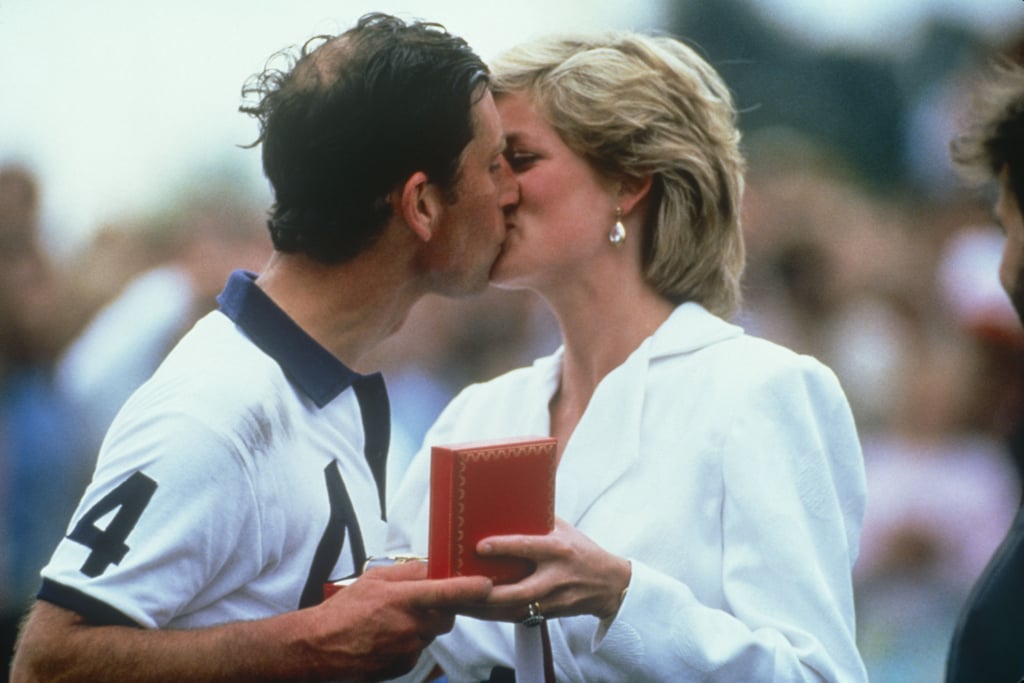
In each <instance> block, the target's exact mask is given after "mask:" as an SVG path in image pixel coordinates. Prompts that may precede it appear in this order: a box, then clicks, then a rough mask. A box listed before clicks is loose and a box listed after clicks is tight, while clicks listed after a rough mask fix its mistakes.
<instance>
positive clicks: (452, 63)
mask: <svg viewBox="0 0 1024 683" xmlns="http://www.w3.org/2000/svg"><path fill="white" fill-rule="evenodd" d="M282 57H283V58H288V59H290V62H289V64H288V68H286V69H277V68H273V66H272V64H273V61H274V59H275V58H277V59H279V58H282ZM489 78H490V76H489V71H488V68H487V66H486V64H485V63H484V62H483V61H482V60H481V58H480V57H479V56H478V55H477V54H476V53H475V52H474V51H473V50H472V49H471V48H470V46H469V45H468V44H467V43H466V42H465V41H464V40H463V39H462V38H459V37H457V36H454V35H452V34H450V33H448V32H447V30H446V29H445V28H444V27H443V26H441V25H440V24H437V23H432V22H425V21H411V22H406V21H404V20H402V19H399V18H397V17H393V16H390V15H387V14H383V13H378V12H375V13H371V14H367V15H364V16H363V17H362V18H360V20H359V21H358V23H357V24H356V25H355V26H354V27H353V28H351V29H349V30H347V31H345V32H343V33H341V34H340V35H337V36H330V35H320V36H315V37H314V38H311V39H309V40H308V41H306V43H305V44H304V45H303V46H302V47H301V49H299V50H298V54H297V55H296V56H294V57H289V56H288V55H287V54H285V53H279V54H278V55H275V57H274V58H272V60H271V62H269V63H268V67H267V69H266V70H265V71H264V72H263V73H261V74H257V75H256V76H253V77H252V78H250V79H249V81H247V82H246V84H245V86H244V87H243V91H242V92H243V96H245V97H251V96H256V97H258V98H259V101H258V102H256V103H255V104H251V105H243V106H242V107H240V110H241V111H243V112H245V113H247V114H250V115H251V116H253V117H254V118H256V119H257V121H258V123H259V137H258V138H257V140H256V141H255V142H253V143H252V146H255V145H257V144H262V146H263V149H262V158H263V169H264V173H265V175H266V177H267V179H268V180H269V181H270V184H271V186H272V189H273V193H274V204H273V206H272V207H271V211H270V217H269V219H268V221H267V223H268V227H269V229H270V235H271V240H272V243H273V246H274V249H275V250H276V251H277V252H281V253H284V254H303V255H305V256H308V257H310V258H311V259H313V260H315V261H317V262H319V263H322V264H328V265H334V264H341V263H345V262H348V261H351V260H352V259H354V258H355V257H356V256H358V255H360V254H362V253H363V252H364V251H365V250H367V249H368V248H369V247H370V246H371V245H373V244H374V242H376V241H377V240H378V239H379V238H380V236H381V234H382V232H383V231H384V229H385V227H386V225H387V224H388V222H389V220H391V218H392V217H393V215H394V212H395V207H396V201H395V196H396V195H395V193H396V191H397V192H398V193H400V192H401V190H402V186H403V183H405V182H406V181H408V179H409V178H410V177H411V176H413V175H414V174H417V173H422V174H423V175H424V176H425V178H426V180H427V182H428V183H429V184H430V185H432V186H433V187H434V188H435V190H436V191H437V194H438V196H439V197H440V200H441V203H443V204H444V206H445V208H446V209H448V210H450V211H449V213H448V214H447V215H446V218H445V221H446V222H445V223H444V225H443V226H442V227H441V230H440V231H441V232H442V233H444V234H441V235H440V239H433V240H432V241H433V243H434V244H433V245H432V247H431V248H430V249H428V250H427V251H426V255H425V256H424V259H425V260H427V261H429V262H428V263H426V264H425V268H426V269H436V270H439V271H442V275H444V274H445V271H449V272H447V274H448V275H449V276H450V275H451V273H453V272H454V273H456V274H457V275H460V276H462V281H458V278H454V280H456V281H455V282H448V284H447V288H448V289H450V290H452V291H444V290H445V289H446V284H445V281H444V278H443V277H442V278H440V279H439V280H440V281H439V282H438V283H437V286H436V287H435V289H437V290H439V291H440V293H447V294H453V295H457V294H463V293H468V292H471V291H478V290H479V289H482V288H483V287H485V286H486V283H487V274H488V272H489V269H490V265H491V263H492V262H493V260H494V258H496V257H497V253H498V250H499V249H500V244H501V240H502V239H503V233H504V217H503V213H502V210H503V207H504V206H507V205H508V204H509V203H511V201H512V200H513V199H514V197H512V194H514V181H513V179H512V178H511V174H510V173H508V170H507V164H504V160H503V158H502V157H501V146H502V145H503V138H502V137H501V129H500V123H499V122H498V119H497V113H496V112H495V111H494V105H493V99H492V97H491V95H490V93H489V91H488V88H487V86H488V83H489ZM492 148H493V149H492ZM453 223H454V224H453ZM474 250H475V251H474ZM463 252H464V253H463ZM460 258H461V259H462V260H461V261H459V259H460ZM488 259H489V260H488ZM446 261H447V262H446ZM467 270H468V271H471V272H469V273H465V272H460V271H467ZM451 279H453V278H451V277H449V280H451Z"/></svg>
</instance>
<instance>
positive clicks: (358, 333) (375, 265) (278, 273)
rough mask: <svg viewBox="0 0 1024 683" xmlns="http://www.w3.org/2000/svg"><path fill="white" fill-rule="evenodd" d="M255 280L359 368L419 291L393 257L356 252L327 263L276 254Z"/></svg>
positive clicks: (315, 335) (333, 350) (399, 321)
mask: <svg viewBox="0 0 1024 683" xmlns="http://www.w3.org/2000/svg"><path fill="white" fill-rule="evenodd" d="M256 284H257V285H258V286H259V287H260V288H261V289H263V291H264V292H266V294H267V295H268V296H269V297H270V298H271V299H272V300H273V301H274V303H276V304H277V305H278V306H279V307H281V309H282V310H284V312H285V313H287V314H288V316H289V317H290V318H292V319H293V320H294V321H295V322H296V323H297V324H298V325H299V326H300V327H301V328H302V329H303V330H305V332H306V333H307V334H309V335H310V336H311V337H313V338H314V339H315V340H316V341H317V342H318V343H319V344H320V345H321V346H323V347H324V348H326V349H327V350H328V351H330V352H331V353H332V354H333V355H334V356H336V357H337V358H338V359H339V360H341V361H342V362H343V363H345V364H346V365H348V366H349V367H351V368H353V369H358V365H359V361H360V359H361V358H362V357H363V355H364V354H366V353H367V352H369V351H370V350H372V349H373V348H374V347H375V346H376V345H377V344H379V343H380V342H381V341H383V340H384V339H386V338H387V337H388V336H390V335H391V334H393V333H394V332H396V331H397V330H398V328H399V327H401V325H402V323H403V322H404V320H405V318H406V316H407V315H408V313H409V310H410V309H411V308H412V306H413V304H415V303H416V301H418V300H419V298H420V296H422V294H423V292H422V291H421V287H420V286H419V285H418V283H417V282H416V281H415V280H414V279H412V278H410V277H409V275H408V272H406V271H403V270H402V269H401V268H400V267H398V266H397V265H396V264H395V262H394V261H393V260H392V261H391V262H390V263H388V261H387V260H386V259H374V258H369V257H365V258H364V257H363V256H360V257H358V258H356V259H354V260H352V261H349V262H347V263H344V264H340V265H326V264H322V263H319V262H317V261H315V260H313V259H311V258H309V257H307V256H302V255H295V254H281V253H275V254H274V256H273V257H272V258H271V259H270V262H269V263H268V264H267V267H266V268H265V269H264V270H263V272H262V273H260V275H259V277H258V278H257V280H256Z"/></svg>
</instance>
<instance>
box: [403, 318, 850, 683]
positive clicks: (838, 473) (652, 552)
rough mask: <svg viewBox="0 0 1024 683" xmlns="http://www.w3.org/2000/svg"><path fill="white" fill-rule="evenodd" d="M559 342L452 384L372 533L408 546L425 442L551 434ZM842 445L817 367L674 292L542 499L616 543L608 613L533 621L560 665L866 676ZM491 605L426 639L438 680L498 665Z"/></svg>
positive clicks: (843, 407)
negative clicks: (620, 571)
mask: <svg viewBox="0 0 1024 683" xmlns="http://www.w3.org/2000/svg"><path fill="white" fill-rule="evenodd" d="M561 361H562V349H559V350H558V351H556V352H555V353H554V354H553V355H551V356H549V357H546V358H541V359H540V360H538V361H536V362H535V363H534V364H533V366H532V367H527V368H521V369H518V370H515V371H512V372H510V373H508V374H506V375H503V376H501V377H499V378H497V379H495V380H492V381H490V382H487V383H484V384H478V385H474V386H471V387H468V388H467V389H465V390H464V391H462V392H461V393H460V394H459V395H458V396H457V397H456V398H455V399H454V400H453V401H452V402H451V404H450V405H449V406H448V407H447V408H446V409H445V411H444V412H443V413H442V415H441V417H440V418H439V419H438V421H437V423H436V424H435V425H434V426H433V428H432V429H431V430H430V431H429V432H428V434H427V436H426V440H425V445H424V447H423V449H422V450H421V451H420V452H419V453H418V454H417V456H416V457H415V459H414V461H413V463H412V465H411V466H410V469H409V471H408V473H407V475H406V477H405V479H404V481H403V483H402V485H401V487H400V488H399V490H398V492H397V495H396V497H395V499H394V505H393V507H392V509H391V511H390V517H389V520H390V521H389V524H390V531H389V551H392V552H415V553H419V554H425V552H426V547H427V510H428V501H427V492H428V490H429V487H428V484H429V456H430V453H429V450H430V449H429V446H430V445H431V444H439V443H453V442H461V441H468V440H475V439H485V438H498V437H508V436H517V435H530V434H540V435H545V434H548V433H549V415H548V409H547V406H548V402H549V400H550V398H551V396H552V395H553V393H554V391H555V389H556V388H557V386H558V377H559V371H560V368H561ZM864 506H865V484H864V469H863V461H862V457H861V451H860V444H859V442H858V439H857V432H856V428H855V426H854V422H853V418H852V415H851V413H850V408H849V405H848V403H847V401H846V398H845V396H844V395H843V392H842V390H841V388H840V386H839V383H838V381H837V379H836V377H835V375H834V374H833V373H832V372H831V371H830V370H829V369H828V368H826V367H825V366H824V365H822V364H821V363H819V362H818V361H816V360H814V359H813V358H810V357H808V356H800V355H797V354H795V353H793V352H792V351H789V350H787V349H784V348H782V347H780V346H777V345H775V344H772V343H770V342H767V341H765V340H762V339H757V338H754V337H750V336H747V335H745V334H744V333H743V331H742V330H741V329H740V328H738V327H736V326H734V325H730V324H728V323H726V322H724V321H722V320H721V319H719V318H717V317H715V316H713V315H712V314H710V313H709V312H707V311H706V310H705V309H704V308H702V307H701V306H699V305H697V304H694V303H688V304H683V305H681V306H679V307H678V308H677V309H676V310H675V311H674V312H673V313H672V315H671V316H670V317H669V319H668V320H667V321H666V322H665V323H664V324H662V326H661V327H660V328H659V329H658V330H657V331H656V332H655V333H654V334H653V335H652V336H651V337H649V338H647V339H646V340H645V341H644V342H643V343H642V344H641V345H640V346H639V347H638V348H637V349H636V350H635V351H634V352H633V354H632V355H630V357H629V358H628V359H627V360H626V361H625V362H624V363H623V364H622V365H621V366H619V367H618V368H616V369H615V370H614V371H612V372H611V373H609V374H608V375H607V376H606V377H605V378H604V380H602V382H601V383H600V385H599V386H598V388H597V390H596V391H595V392H594V395H593V397H592V398H591V401H590V404H589V405H588V406H587V409H586V412H585V413H584V414H583V417H582V418H581V420H580V422H579V425H578V426H577V427H576V430H575V432H574V433H573V435H572V437H571V438H570V439H569V442H568V443H567V444H566V446H565V450H564V453H563V456H562V459H561V462H560V464H559V468H558V474H557V480H556V513H557V514H558V516H560V517H562V518H564V519H566V520H567V521H569V522H570V523H571V524H573V525H575V526H576V527H577V528H578V529H579V530H580V531H581V532H583V533H584V534H586V535H587V536H589V537H590V538H592V539H593V540H594V541H596V542H597V543H599V544H600V545H601V546H602V547H603V548H605V549H606V550H608V551H609V552H612V553H615V554H617V555H620V556H622V557H625V558H628V559H630V560H631V562H632V567H633V574H632V579H631V582H630V586H629V592H628V595H627V596H626V599H625V602H624V603H623V604H622V607H621V609H620V610H619V613H618V615H617V616H616V617H615V618H614V619H613V620H611V622H610V623H601V622H600V621H599V620H598V619H597V618H596V617H592V616H578V617H567V618H562V619H555V620H549V622H548V623H549V627H550V630H551V640H552V650H553V653H554V658H555V666H556V673H557V677H558V680H559V681H572V682H576V683H584V682H585V683H594V682H595V681H672V682H673V683H679V682H680V681H723V682H727V683H736V682H737V681H757V682H761V681H812V680H813V681H821V680H827V681H842V682H844V683H846V682H850V681H866V680H867V675H866V673H865V670H864V666H863V663H862V661H861V658H860V655H859V654H858V652H857V648H856V643H855V627H854V601H853V589H852V582H851V569H852V566H853V563H854V560H855V559H856V556H857V545H858V536H859V533H860V528H861V522H862V519H863V516H864ZM513 653H514V649H513V631H512V628H511V626H510V625H509V624H499V623H491V622H482V621H477V620H474V619H469V618H462V617H460V618H459V619H458V620H457V623H456V626H455V629H454V630H453V631H452V632H451V633H449V634H447V635H445V636H442V637H440V638H438V639H437V640H436V641H435V642H434V644H433V645H432V646H431V648H430V654H431V655H432V656H433V657H434V658H435V659H436V661H437V662H438V663H440V664H441V666H442V667H443V668H444V669H445V671H446V672H447V673H448V676H449V678H450V680H451V681H452V682H453V683H457V682H460V681H482V680H486V679H487V678H488V676H489V675H490V670H491V668H492V667H494V666H508V667H511V666H512V662H513V656H514V654H513Z"/></svg>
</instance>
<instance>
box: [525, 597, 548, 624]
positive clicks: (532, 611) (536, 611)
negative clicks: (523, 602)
mask: <svg viewBox="0 0 1024 683" xmlns="http://www.w3.org/2000/svg"><path fill="white" fill-rule="evenodd" d="M526 611H527V612H528V613H529V616H527V617H526V619H524V620H523V625H524V626H526V627H529V628H533V627H535V626H540V625H541V624H543V623H544V615H543V614H541V612H540V603H539V602H537V601H536V600H534V601H533V602H531V603H530V604H529V605H527V606H526Z"/></svg>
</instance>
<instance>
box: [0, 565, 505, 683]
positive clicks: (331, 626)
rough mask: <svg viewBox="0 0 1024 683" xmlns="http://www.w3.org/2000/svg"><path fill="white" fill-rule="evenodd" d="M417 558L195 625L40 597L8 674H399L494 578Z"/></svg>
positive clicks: (279, 677)
mask: <svg viewBox="0 0 1024 683" xmlns="http://www.w3.org/2000/svg"><path fill="white" fill-rule="evenodd" d="M425 572H426V568H425V566H424V565H419V564H406V565H398V566H395V567H386V568H381V569H376V570H373V571H372V572H369V573H367V575H366V576H365V577H363V578H361V579H360V580H358V581H356V582H355V583H353V584H352V585H350V586H348V587H346V588H344V589H343V590H341V591H339V592H338V593H337V594H336V595H335V596H333V597H332V598H331V599H329V600H327V601H325V602H323V603H322V604H320V605H317V606H316V607H310V608H308V609H303V610H298V611H295V612H288V613H286V614H281V615H278V616H275V617H270V618H266V619H260V620H256V621H248V622H236V623H231V624H225V625H223V626H215V627H211V628H205V629H196V630H179V631H175V630H149V629H141V628H130V627H123V626H94V625H90V624H88V623H86V622H85V621H84V620H83V619H82V617H80V616H79V615H78V614H76V613H75V612H71V611H68V610H65V609H62V608H60V607H57V606H55V605H52V604H50V603H47V602H43V601H40V602H39V603H37V604H36V606H35V607H34V608H33V610H32V614H31V616H30V617H29V619H28V621H27V623H26V625H25V628H24V629H23V631H22V636H21V640H20V643H19V645H18V649H17V652H16V655H15V658H14V663H13V666H12V670H11V680H12V681H13V682H14V683H30V682H32V681H43V680H53V679H56V678H58V677H59V678H60V680H62V681H99V680H132V681H137V682H139V683H148V682H151V681H154V682H155V681H175V682H177V681H183V680H188V681H196V682H201V681H235V680H237V681H287V680H303V681H304V680H345V681H373V680H381V679H386V678H393V677H396V676H399V675H401V674H403V673H405V672H406V671H408V670H409V669H411V668H412V666H413V665H414V664H415V663H416V659H417V658H418V657H419V654H420V651H421V650H422V649H423V648H424V647H425V646H426V645H427V644H428V643H430V641H432V640H433V639H434V638H435V637H436V636H437V635H439V634H441V633H445V632H447V631H449V630H451V628H452V624H453V621H454V610H455V609H457V608H458V607H459V606H461V605H466V604H470V603H476V602H480V601H482V600H484V599H486V597H487V595H488V594H489V593H490V589H491V584H490V581H489V580H487V579H484V578H481V577H464V578H456V579H448V580H444V581H428V580H420V579H421V578H422V576H423V575H424V574H425Z"/></svg>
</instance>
